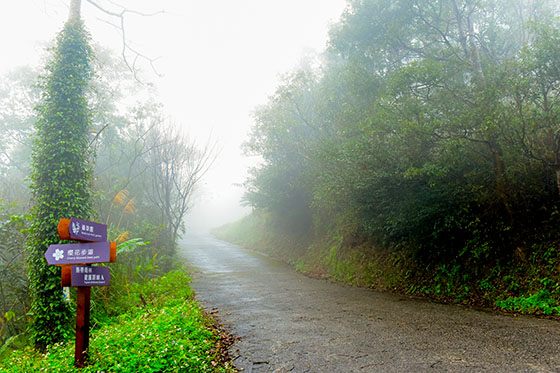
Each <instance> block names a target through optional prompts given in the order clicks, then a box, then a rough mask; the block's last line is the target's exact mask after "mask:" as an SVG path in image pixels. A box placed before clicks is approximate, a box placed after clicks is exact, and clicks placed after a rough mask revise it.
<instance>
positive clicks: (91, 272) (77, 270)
mask: <svg viewBox="0 0 560 373" xmlns="http://www.w3.org/2000/svg"><path fill="white" fill-rule="evenodd" d="M110 279H111V275H110V274H109V268H107V267H91V266H72V286H109V280H110Z"/></svg>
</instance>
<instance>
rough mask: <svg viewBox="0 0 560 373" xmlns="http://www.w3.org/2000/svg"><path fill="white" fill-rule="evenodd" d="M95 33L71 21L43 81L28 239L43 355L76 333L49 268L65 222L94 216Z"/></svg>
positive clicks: (56, 275)
mask: <svg viewBox="0 0 560 373" xmlns="http://www.w3.org/2000/svg"><path fill="white" fill-rule="evenodd" d="M92 58H93V54H92V49H91V47H90V44H89V34H88V33H87V31H86V30H85V28H84V25H83V22H82V21H81V20H80V19H71V20H69V21H68V22H67V23H66V24H65V26H64V28H63V29H62V31H61V32H60V33H59V34H58V36H57V40H56V45H55V47H54V48H53V50H52V58H51V61H50V63H48V64H47V66H46V73H45V76H44V77H43V78H42V80H41V88H42V91H43V92H42V101H41V104H40V105H39V106H38V107H37V113H38V120H37V122H36V131H37V132H36V138H35V140H34V144H33V146H34V148H33V163H32V175H31V181H32V183H31V190H32V193H33V199H34V207H33V213H32V225H31V229H30V236H29V237H30V238H29V240H28V250H29V259H28V269H29V281H30V289H31V293H32V306H31V311H32V315H33V323H32V325H31V331H32V338H33V341H34V343H35V346H36V347H37V348H39V349H41V350H43V349H45V348H46V346H48V345H49V344H52V343H56V342H59V341H61V340H63V339H64V338H65V337H66V335H67V334H68V332H69V331H70V330H71V329H72V328H71V326H70V324H69V323H70V320H71V313H70V309H69V307H68V305H67V304H66V303H65V301H64V299H63V292H62V288H61V286H60V268H59V267H57V266H50V265H47V262H46V260H45V258H44V253H45V251H46V250H47V248H48V246H49V245H50V244H55V243H59V242H60V239H59V238H58V234H57V230H56V227H57V224H58V221H59V219H61V218H69V217H77V218H88V217H89V216H90V214H91V198H92V191H91V175H92V171H91V165H90V164H89V161H88V160H89V159H90V158H93V155H92V154H90V153H89V151H88V139H89V128H90V122H91V112H90V110H89V108H88V103H87V99H86V94H87V91H88V88H89V83H90V80H91V78H92V74H93V72H92Z"/></svg>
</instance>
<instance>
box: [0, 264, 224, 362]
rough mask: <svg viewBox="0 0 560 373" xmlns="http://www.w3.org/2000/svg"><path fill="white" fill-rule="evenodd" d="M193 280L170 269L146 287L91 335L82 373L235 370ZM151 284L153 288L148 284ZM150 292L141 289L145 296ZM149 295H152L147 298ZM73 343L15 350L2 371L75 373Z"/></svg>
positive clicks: (180, 271) (139, 289) (6, 360)
mask: <svg viewBox="0 0 560 373" xmlns="http://www.w3.org/2000/svg"><path fill="white" fill-rule="evenodd" d="M189 281H190V278H189V276H188V275H187V274H186V273H185V272H184V271H182V270H175V271H171V272H169V273H167V274H165V275H163V276H161V277H159V278H156V279H152V280H151V281H149V282H147V283H145V284H144V286H149V287H150V292H149V293H148V292H145V294H144V296H143V298H144V301H145V304H144V303H140V304H138V305H137V306H136V307H132V308H130V309H129V310H128V311H127V312H125V313H123V314H121V315H119V316H115V317H111V318H108V319H106V320H104V321H103V323H101V324H99V325H97V326H96V327H95V328H94V329H93V330H92V332H91V339H90V353H89V364H88V365H87V366H86V367H85V368H84V369H82V370H80V371H82V372H233V371H234V369H233V368H232V367H231V365H230V363H227V362H225V363H224V362H223V361H222V357H221V351H220V349H219V348H218V347H217V343H218V340H219V338H220V332H218V331H217V329H216V328H215V327H214V326H213V324H212V322H211V321H210V320H209V319H208V318H207V316H206V315H205V314H204V312H203V311H202V310H201V309H200V307H199V306H198V304H197V303H196V301H194V299H193V292H192V290H191V289H190V287H189V285H188V283H189ZM148 283H149V285H148ZM145 290H146V289H145V288H144V289H141V288H138V289H137V291H139V292H142V291H145ZM147 294H150V296H147ZM73 364H74V342H73V341H67V342H62V343H58V344H54V345H51V346H49V347H48V349H47V351H46V352H45V353H39V352H36V351H35V350H33V349H31V348H26V349H23V350H17V351H14V352H12V354H11V356H10V357H8V358H7V359H5V360H4V361H3V362H1V363H0V371H2V372H39V371H46V372H75V371H78V370H77V369H75V368H74V366H73Z"/></svg>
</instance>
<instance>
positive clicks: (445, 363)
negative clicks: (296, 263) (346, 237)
mask: <svg viewBox="0 0 560 373" xmlns="http://www.w3.org/2000/svg"><path fill="white" fill-rule="evenodd" d="M180 246H181V250H180V254H181V256H182V257H184V258H185V260H186V262H187V266H188V267H189V268H190V269H191V273H192V276H193V288H194V289H195V291H196V294H197V299H198V300H199V301H200V303H201V304H202V305H203V306H204V307H205V308H206V310H207V311H208V312H211V313H213V314H214V316H215V317H216V318H217V319H218V320H219V321H220V322H221V323H222V324H223V325H224V326H225V327H226V329H227V330H228V331H229V332H230V333H232V334H234V335H236V336H237V337H239V339H238V340H237V341H236V342H235V344H234V345H233V347H232V349H231V353H232V356H233V358H235V360H234V363H235V365H236V367H237V368H238V369H240V370H242V371H244V372H560V322H558V321H555V320H544V319H536V318H532V317H515V316H510V315H502V314H498V313H493V312H482V311H476V310H472V309H469V308H466V307H461V306H449V305H441V304H435V303H430V302H428V301H426V300H422V299H415V298H410V297H405V296H399V295H394V294H386V293H378V292H375V291H371V290H367V289H359V288H352V287H349V286H343V285H339V284H334V283H330V282H327V281H324V280H317V279H311V278H307V277H305V276H303V275H301V274H298V273H296V272H294V271H293V270H292V269H290V268H289V267H287V266H285V265H284V264H282V263H280V262H277V261H274V260H272V259H269V258H267V257H265V256H262V255H259V254H256V253H253V252H250V251H247V250H244V249H241V248H239V247H237V246H235V245H231V244H229V243H226V242H223V241H220V240H217V239H214V238H212V237H202V236H201V237H189V238H188V239H187V240H185V241H183V242H182V243H181V245H180Z"/></svg>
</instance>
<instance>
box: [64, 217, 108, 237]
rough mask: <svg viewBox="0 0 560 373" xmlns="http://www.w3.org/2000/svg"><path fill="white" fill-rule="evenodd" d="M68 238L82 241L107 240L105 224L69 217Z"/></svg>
mask: <svg viewBox="0 0 560 373" xmlns="http://www.w3.org/2000/svg"><path fill="white" fill-rule="evenodd" d="M68 231H69V233H70V238H71V239H73V240H84V241H96V242H101V241H107V226H106V225H105V224H100V223H95V222H93V221H87V220H82V219H76V218H72V219H70V226H69V227H68Z"/></svg>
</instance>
